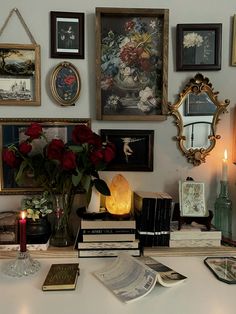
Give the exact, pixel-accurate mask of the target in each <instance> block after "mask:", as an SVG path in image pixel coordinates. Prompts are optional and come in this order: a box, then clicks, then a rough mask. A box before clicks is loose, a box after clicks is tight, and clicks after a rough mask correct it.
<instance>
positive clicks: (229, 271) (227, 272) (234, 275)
mask: <svg viewBox="0 0 236 314" xmlns="http://www.w3.org/2000/svg"><path fill="white" fill-rule="evenodd" d="M204 264H205V265H206V266H207V267H208V268H209V269H210V271H211V272H212V273H213V274H214V275H215V277H216V278H217V279H218V280H220V281H223V282H225V283H228V284H236V258H235V257H232V256H221V257H206V258H205V259H204Z"/></svg>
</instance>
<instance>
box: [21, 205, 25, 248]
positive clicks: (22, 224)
mask: <svg viewBox="0 0 236 314" xmlns="http://www.w3.org/2000/svg"><path fill="white" fill-rule="evenodd" d="M20 251H21V252H26V219H25V212H24V211H22V212H21V219H20Z"/></svg>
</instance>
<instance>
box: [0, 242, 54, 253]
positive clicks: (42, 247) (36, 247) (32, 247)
mask: <svg viewBox="0 0 236 314" xmlns="http://www.w3.org/2000/svg"><path fill="white" fill-rule="evenodd" d="M48 247H49V240H48V241H47V242H46V243H40V244H27V250H29V251H46V250H47V249H48ZM19 250H20V244H0V251H19Z"/></svg>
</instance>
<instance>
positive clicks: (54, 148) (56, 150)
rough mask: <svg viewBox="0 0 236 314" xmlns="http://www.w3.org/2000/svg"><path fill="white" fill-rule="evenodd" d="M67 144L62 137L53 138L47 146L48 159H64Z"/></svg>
mask: <svg viewBox="0 0 236 314" xmlns="http://www.w3.org/2000/svg"><path fill="white" fill-rule="evenodd" d="M64 149H65V144H64V142H63V141H62V140H61V139H56V138H55V139H53V140H52V141H51V142H50V143H49V144H48V147H47V156H48V159H55V160H59V161H61V160H62V156H63V153H64Z"/></svg>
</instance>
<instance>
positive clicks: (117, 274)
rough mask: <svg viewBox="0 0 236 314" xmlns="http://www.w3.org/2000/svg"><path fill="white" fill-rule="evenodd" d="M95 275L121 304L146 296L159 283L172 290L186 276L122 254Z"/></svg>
mask: <svg viewBox="0 0 236 314" xmlns="http://www.w3.org/2000/svg"><path fill="white" fill-rule="evenodd" d="M94 275H95V276H96V278H97V279H99V280H100V281H101V282H102V283H103V284H104V285H105V286H106V287H107V288H108V289H109V290H110V291H111V292H113V293H114V294H115V295H116V297H117V298H118V299H120V300H121V301H122V302H125V303H129V302H133V301H136V300H138V299H140V298H142V297H144V296H145V295H147V294H148V293H149V292H150V291H151V290H152V289H153V288H154V287H155V285H156V283H157V282H159V283H160V284H161V285H163V286H165V287H171V286H173V285H175V284H177V283H180V282H182V281H183V280H184V279H186V277H185V276H183V275H181V274H179V273H177V272H175V271H173V270H172V269H170V268H169V267H167V266H165V265H163V264H161V263H159V262H157V261H156V260H154V259H152V258H150V257H138V258H135V257H132V256H130V255H128V254H125V253H121V254H120V255H119V256H118V257H117V258H116V259H115V260H114V261H113V262H111V264H110V265H108V266H106V267H105V268H103V269H101V270H98V271H95V272H94Z"/></svg>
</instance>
